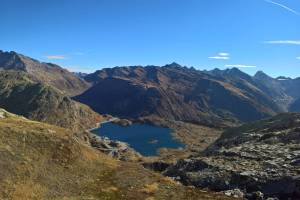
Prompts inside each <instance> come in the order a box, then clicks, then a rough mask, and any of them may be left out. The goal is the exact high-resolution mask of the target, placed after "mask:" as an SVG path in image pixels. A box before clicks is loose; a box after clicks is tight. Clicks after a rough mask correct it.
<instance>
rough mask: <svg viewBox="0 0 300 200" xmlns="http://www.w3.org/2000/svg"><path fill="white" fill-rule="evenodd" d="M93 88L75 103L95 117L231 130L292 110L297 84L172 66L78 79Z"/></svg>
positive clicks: (263, 76) (119, 70) (122, 70)
mask: <svg viewBox="0 0 300 200" xmlns="http://www.w3.org/2000/svg"><path fill="white" fill-rule="evenodd" d="M84 79H85V80H86V81H87V82H89V83H90V84H92V85H93V86H92V87H90V88H89V89H88V90H86V91H85V92H84V93H83V94H81V95H78V96H76V97H74V99H75V100H77V101H80V102H82V103H84V104H87V105H89V106H90V107H91V108H92V109H94V110H95V111H96V112H99V113H105V114H112V115H115V116H120V117H124V118H130V119H139V120H143V119H150V120H151V119H153V118H167V119H173V120H178V121H186V122H192V123H198V124H203V125H208V126H220V127H226V126H234V125H237V124H240V123H244V122H250V121H255V120H259V119H263V118H266V117H270V116H273V115H275V114H277V113H281V112H287V111H297V101H299V100H298V99H299V95H298V93H297V88H299V87H300V84H299V80H300V79H282V78H276V79H275V78H271V77H269V76H267V75H266V74H264V73H263V72H257V73H256V74H255V76H250V75H248V74H246V73H243V72H242V71H240V70H239V69H237V68H232V69H226V70H219V69H215V70H211V71H200V70H196V69H194V68H187V67H182V66H180V65H178V64H176V63H172V64H170V65H166V66H163V67H159V66H146V67H142V66H132V67H115V68H106V69H102V70H98V71H96V72H95V73H92V74H88V75H86V76H84Z"/></svg>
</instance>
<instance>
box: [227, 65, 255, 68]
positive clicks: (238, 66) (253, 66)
mask: <svg viewBox="0 0 300 200" xmlns="http://www.w3.org/2000/svg"><path fill="white" fill-rule="evenodd" d="M225 67H236V68H255V67H257V66H255V65H225Z"/></svg>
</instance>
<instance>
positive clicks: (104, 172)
mask: <svg viewBox="0 0 300 200" xmlns="http://www.w3.org/2000/svg"><path fill="white" fill-rule="evenodd" d="M0 169H1V170H0V180H1V181H0V199H3V200H6V199H12V200H22V199H30V200H31V199H51V200H53V199H64V200H66V199H68V200H71V199H72V200H76V199H78V200H79V199H80V200H82V199H115V200H119V199H130V200H134V199H147V200H154V199H157V200H158V199H178V200H179V199H180V200H182V199H226V198H225V197H223V196H222V195H218V194H215V193H209V192H203V191H200V190H196V189H193V188H188V187H183V186H181V185H179V184H177V183H175V182H173V181H172V180H170V179H167V178H165V177H163V176H161V175H159V174H155V173H153V172H150V171H148V170H145V169H144V168H142V167H141V166H139V165H137V164H134V163H125V162H120V161H116V160H113V159H111V158H109V157H107V156H106V155H104V154H101V153H100V152H98V151H96V150H94V149H92V148H91V147H89V146H88V145H87V144H85V143H84V142H83V141H81V140H80V139H78V138H76V137H75V136H74V134H73V133H72V132H70V131H69V130H66V129H63V128H59V127H56V126H52V125H48V124H44V123H40V122H34V121H30V120H27V119H25V118H22V117H19V116H16V115H13V114H10V113H7V112H6V111H4V110H2V109H1V110H0Z"/></svg>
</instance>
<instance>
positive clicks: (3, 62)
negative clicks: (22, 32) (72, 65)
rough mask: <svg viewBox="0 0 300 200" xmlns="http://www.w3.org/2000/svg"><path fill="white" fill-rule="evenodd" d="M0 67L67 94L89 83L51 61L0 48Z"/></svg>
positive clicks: (71, 93)
mask: <svg viewBox="0 0 300 200" xmlns="http://www.w3.org/2000/svg"><path fill="white" fill-rule="evenodd" d="M0 69H1V70H14V71H22V72H25V73H27V74H28V75H29V77H30V78H31V79H32V80H34V81H37V82H41V83H44V84H48V85H50V86H52V87H54V88H57V89H58V90H60V91H61V92H63V93H65V94H66V95H69V96H74V95H78V94H81V93H82V92H83V91H85V90H86V89H87V88H88V87H89V86H90V85H89V84H88V83H87V82H85V81H84V80H83V79H81V78H79V77H77V76H76V75H74V74H73V73H71V72H69V71H68V70H66V69H63V68H61V67H60V66H58V65H55V64H51V63H41V62H39V61H37V60H34V59H32V58H29V57H27V56H24V55H21V54H18V53H16V52H13V51H11V52H3V51H1V50H0Z"/></svg>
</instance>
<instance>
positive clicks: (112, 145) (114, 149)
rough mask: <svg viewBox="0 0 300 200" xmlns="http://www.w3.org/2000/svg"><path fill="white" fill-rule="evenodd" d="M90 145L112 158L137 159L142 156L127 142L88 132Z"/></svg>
mask: <svg viewBox="0 0 300 200" xmlns="http://www.w3.org/2000/svg"><path fill="white" fill-rule="evenodd" d="M88 136H89V143H90V145H91V146H92V147H93V148H95V149H97V150H99V151H101V152H103V153H105V154H107V155H109V156H110V157H112V158H116V159H119V160H123V161H138V160H139V159H141V158H142V156H141V155H140V154H139V153H138V152H136V151H135V150H134V149H132V148H131V147H130V146H129V144H127V143H125V142H121V141H116V140H110V139H109V138H107V137H101V136H97V135H95V134H92V133H89V134H88Z"/></svg>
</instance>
